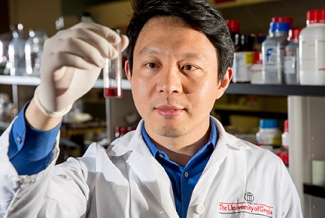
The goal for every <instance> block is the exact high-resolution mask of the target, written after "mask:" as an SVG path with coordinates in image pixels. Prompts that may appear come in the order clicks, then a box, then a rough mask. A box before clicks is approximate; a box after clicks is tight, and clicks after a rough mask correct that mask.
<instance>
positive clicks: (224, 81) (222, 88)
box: [216, 67, 233, 99]
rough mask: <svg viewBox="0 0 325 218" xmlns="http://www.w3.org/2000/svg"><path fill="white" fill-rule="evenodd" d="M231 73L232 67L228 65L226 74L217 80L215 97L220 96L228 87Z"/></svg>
mask: <svg viewBox="0 0 325 218" xmlns="http://www.w3.org/2000/svg"><path fill="white" fill-rule="evenodd" d="M232 74H233V71H232V68H231V67H228V69H227V72H226V74H225V75H224V77H223V78H222V79H221V81H219V84H218V86H219V87H218V92H217V96H216V99H219V98H221V96H222V95H223V94H224V93H225V91H226V89H227V88H228V86H229V83H230V81H231V78H232Z"/></svg>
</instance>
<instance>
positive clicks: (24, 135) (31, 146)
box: [8, 103, 61, 175]
mask: <svg viewBox="0 0 325 218" xmlns="http://www.w3.org/2000/svg"><path fill="white" fill-rule="evenodd" d="M28 104H29V103H27V104H26V105H25V106H24V107H23V109H22V110H21V111H20V113H19V114H18V116H17V118H16V120H15V122H14V123H13V126H12V129H11V132H10V135H9V143H10V146H9V149H8V157H9V159H10V161H11V163H12V164H13V165H14V167H15V169H16V170H17V172H18V174H19V175H32V174H36V173H39V172H40V171H42V170H44V169H45V168H46V167H47V166H48V165H49V164H50V163H51V161H52V160H53V155H52V150H53V147H54V145H55V140H56V137H57V134H58V132H59V130H60V127H61V123H60V124H59V125H58V126H56V127H55V128H54V129H52V130H50V131H40V130H37V129H34V128H32V127H29V126H28V125H26V122H25V110H26V107H27V106H28Z"/></svg>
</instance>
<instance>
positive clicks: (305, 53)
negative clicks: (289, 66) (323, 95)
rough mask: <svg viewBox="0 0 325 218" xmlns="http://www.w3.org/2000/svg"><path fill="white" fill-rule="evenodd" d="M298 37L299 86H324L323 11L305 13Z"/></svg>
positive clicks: (324, 37) (324, 46)
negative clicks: (303, 25) (304, 20)
mask: <svg viewBox="0 0 325 218" xmlns="http://www.w3.org/2000/svg"><path fill="white" fill-rule="evenodd" d="M306 23H307V26H306V27H305V28H303V29H302V30H301V32H300V36H299V60H300V73H299V75H300V84H301V85H325V9H322V10H310V11H308V12H307V21H306Z"/></svg>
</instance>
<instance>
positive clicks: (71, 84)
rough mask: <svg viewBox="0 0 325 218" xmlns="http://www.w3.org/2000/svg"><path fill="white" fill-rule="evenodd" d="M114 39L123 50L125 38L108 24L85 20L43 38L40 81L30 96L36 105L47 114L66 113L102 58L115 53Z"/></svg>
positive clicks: (88, 84)
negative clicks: (34, 99)
mask: <svg viewBox="0 0 325 218" xmlns="http://www.w3.org/2000/svg"><path fill="white" fill-rule="evenodd" d="M117 43H121V49H122V51H123V50H124V49H125V48H126V47H127V45H128V43H129V40H128V38H127V37H126V36H125V35H122V36H121V37H119V35H118V34H117V33H116V32H115V31H113V30H111V29H110V28H108V27H105V26H102V25H99V24H96V23H92V22H87V21H86V22H81V23H79V24H77V25H75V26H73V27H71V28H69V29H66V30H62V31H60V32H58V33H57V34H56V35H54V36H53V37H51V38H49V39H47V40H46V41H45V44H44V52H43V57H42V66H41V84H40V86H39V87H38V88H37V91H36V92H35V97H34V98H36V99H37V100H36V101H37V105H38V107H43V108H41V110H42V111H43V113H46V115H47V116H51V114H59V115H60V116H62V115H64V114H65V113H67V112H68V111H69V110H70V108H71V106H72V104H73V103H74V102H75V101H76V100H77V99H79V98H80V97H81V96H83V95H84V94H86V93H87V92H88V91H89V90H90V89H91V88H92V87H93V85H94V84H95V82H96V80H97V78H98V76H99V73H100V71H101V69H102V68H103V67H104V65H105V58H108V59H114V58H115V57H117V51H116V49H115V48H114V45H116V44H117ZM36 93H37V94H36ZM44 110H45V112H44ZM62 113H63V114H62ZM49 114H50V115H49Z"/></svg>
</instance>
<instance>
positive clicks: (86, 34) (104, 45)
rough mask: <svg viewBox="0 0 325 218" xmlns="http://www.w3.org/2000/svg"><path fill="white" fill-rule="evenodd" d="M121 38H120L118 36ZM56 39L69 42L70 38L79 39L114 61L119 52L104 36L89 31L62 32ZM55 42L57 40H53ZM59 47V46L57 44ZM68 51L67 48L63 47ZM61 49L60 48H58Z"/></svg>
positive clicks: (78, 29) (80, 29) (77, 29)
mask: <svg viewBox="0 0 325 218" xmlns="http://www.w3.org/2000/svg"><path fill="white" fill-rule="evenodd" d="M118 37H119V36H118ZM55 38H58V39H60V40H68V39H70V38H79V39H81V40H83V41H85V42H87V43H89V44H91V45H93V46H94V47H95V48H96V49H98V50H99V52H100V53H101V54H102V56H104V57H106V58H109V59H112V58H114V57H116V56H117V51H116V49H115V47H114V46H113V43H112V42H109V41H107V39H106V38H104V37H103V36H102V35H99V34H97V33H95V32H93V31H91V30H89V29H85V28H75V29H70V30H67V31H62V32H61V33H60V34H58V35H57V36H56V37H55ZM53 40H55V39H53ZM56 45H57V44H56ZM63 48H64V49H66V47H63ZM58 49H59V48H58Z"/></svg>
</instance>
